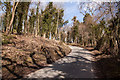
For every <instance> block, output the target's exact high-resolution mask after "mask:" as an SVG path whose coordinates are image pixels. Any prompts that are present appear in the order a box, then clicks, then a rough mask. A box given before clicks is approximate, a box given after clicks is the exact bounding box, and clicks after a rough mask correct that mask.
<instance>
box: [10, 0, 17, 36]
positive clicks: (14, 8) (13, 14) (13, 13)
mask: <svg viewBox="0 0 120 80" xmlns="http://www.w3.org/2000/svg"><path fill="white" fill-rule="evenodd" d="M18 3H19V2H17V3H16V5H15V0H14V3H13V8H12V18H11V21H10V24H9V27H8V34H9V33H10V31H11V28H12V23H13V20H14V16H15V10H16V7H17V5H18Z"/></svg>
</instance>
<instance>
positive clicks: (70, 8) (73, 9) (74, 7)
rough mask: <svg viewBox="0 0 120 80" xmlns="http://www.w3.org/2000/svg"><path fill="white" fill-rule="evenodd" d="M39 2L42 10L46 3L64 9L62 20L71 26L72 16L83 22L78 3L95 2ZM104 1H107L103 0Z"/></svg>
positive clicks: (74, 0) (44, 0) (60, 0)
mask: <svg viewBox="0 0 120 80" xmlns="http://www.w3.org/2000/svg"><path fill="white" fill-rule="evenodd" d="M24 1H26V0H24ZM28 1H29V0H28ZM33 1H34V2H35V1H36V2H38V0H33ZM40 1H41V2H42V3H41V6H42V8H45V6H46V5H47V3H48V2H49V1H53V2H54V4H57V6H58V7H62V8H63V9H64V17H63V18H64V20H65V21H66V20H68V21H69V24H71V23H72V18H73V17H74V16H76V17H77V20H79V22H83V17H84V16H83V15H82V14H81V13H80V9H79V8H78V6H79V2H80V1H81V2H85V1H86V2H88V1H96V0H84V1H83V0H40ZM102 1H103V0H102ZM104 1H109V0H104ZM112 1H115V0H112ZM116 1H119V0H116ZM41 6H40V7H41ZM33 7H34V6H33ZM2 13H3V12H2V11H1V6H0V15H1V14H2Z"/></svg>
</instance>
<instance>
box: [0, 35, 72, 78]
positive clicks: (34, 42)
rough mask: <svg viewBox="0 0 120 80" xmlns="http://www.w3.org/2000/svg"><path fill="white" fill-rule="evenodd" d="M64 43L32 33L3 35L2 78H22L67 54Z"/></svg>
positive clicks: (67, 50)
mask: <svg viewBox="0 0 120 80" xmlns="http://www.w3.org/2000/svg"><path fill="white" fill-rule="evenodd" d="M70 52H71V49H70V48H69V47H68V46H67V45H66V44H64V43H62V42H60V41H55V40H49V39H45V38H42V37H39V36H36V37H35V36H31V35H29V36H28V35H27V36H25V35H4V34H3V35H2V55H1V56H2V79H13V78H16V79H21V78H22V77H23V76H25V75H27V74H29V73H31V72H34V71H36V70H38V69H41V68H44V67H45V66H47V65H48V64H51V63H53V62H55V61H56V60H58V59H60V58H62V57H64V56H66V55H67V54H69V53H70Z"/></svg>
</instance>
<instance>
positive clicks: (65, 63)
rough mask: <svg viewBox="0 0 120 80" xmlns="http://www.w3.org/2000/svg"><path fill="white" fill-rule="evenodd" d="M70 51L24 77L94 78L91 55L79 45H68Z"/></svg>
mask: <svg viewBox="0 0 120 80" xmlns="http://www.w3.org/2000/svg"><path fill="white" fill-rule="evenodd" d="M69 47H70V48H71V49H72V51H71V53H70V54H68V55H67V56H66V57H64V58H62V59H59V60H58V61H56V62H55V63H53V64H51V65H49V66H48V67H45V68H43V69H40V70H37V71H35V72H33V73H31V74H28V75H27V76H25V77H26V78H96V76H95V75H94V70H93V68H92V61H93V56H92V54H91V53H90V52H89V51H88V50H85V49H83V48H81V47H76V46H69Z"/></svg>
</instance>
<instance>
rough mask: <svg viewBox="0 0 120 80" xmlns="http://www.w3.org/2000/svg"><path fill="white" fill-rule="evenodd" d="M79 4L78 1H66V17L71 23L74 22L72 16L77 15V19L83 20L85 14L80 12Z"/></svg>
mask: <svg viewBox="0 0 120 80" xmlns="http://www.w3.org/2000/svg"><path fill="white" fill-rule="evenodd" d="M78 6H79V4H78V3H77V2H72V3H71V2H65V3H64V6H63V8H64V17H63V18H64V19H65V20H68V21H69V23H71V22H72V18H73V17H74V16H76V17H77V20H79V21H80V22H82V21H83V15H82V14H81V13H80V10H79V7H78Z"/></svg>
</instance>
